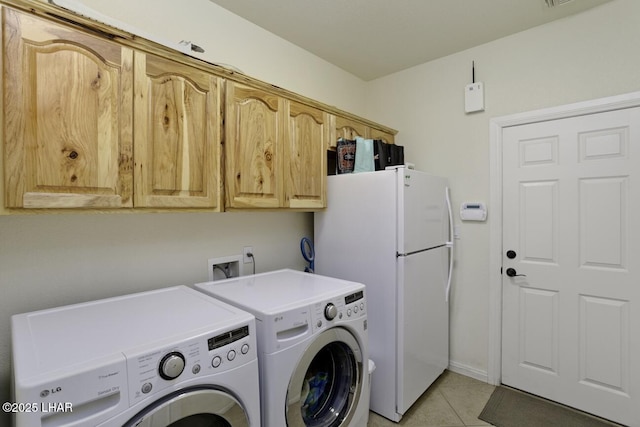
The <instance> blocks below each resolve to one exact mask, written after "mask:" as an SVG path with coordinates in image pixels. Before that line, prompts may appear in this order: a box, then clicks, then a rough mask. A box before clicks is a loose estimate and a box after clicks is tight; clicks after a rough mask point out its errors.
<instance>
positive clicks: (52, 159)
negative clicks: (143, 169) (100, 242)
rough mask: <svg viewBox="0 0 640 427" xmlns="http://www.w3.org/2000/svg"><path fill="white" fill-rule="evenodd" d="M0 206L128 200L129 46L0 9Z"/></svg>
mask: <svg viewBox="0 0 640 427" xmlns="http://www.w3.org/2000/svg"><path fill="white" fill-rule="evenodd" d="M2 20H3V29H2V31H3V33H2V37H3V42H2V48H3V57H4V68H3V75H4V82H3V90H4V110H3V111H4V113H3V127H4V156H5V206H7V207H12V208H118V207H128V206H132V200H131V194H132V176H133V174H132V94H133V92H132V90H133V88H132V76H133V73H132V58H133V53H132V51H131V49H128V48H124V47H121V46H118V45H117V44H115V43H112V42H109V41H105V40H103V39H100V38H97V37H94V36H91V35H88V34H85V33H83V32H81V31H77V30H74V29H70V28H66V27H64V26H61V25H57V24H54V23H50V22H48V21H46V20H41V19H39V18H36V17H33V16H31V15H27V14H23V13H19V12H16V11H14V10H11V9H8V8H5V7H3V8H2Z"/></svg>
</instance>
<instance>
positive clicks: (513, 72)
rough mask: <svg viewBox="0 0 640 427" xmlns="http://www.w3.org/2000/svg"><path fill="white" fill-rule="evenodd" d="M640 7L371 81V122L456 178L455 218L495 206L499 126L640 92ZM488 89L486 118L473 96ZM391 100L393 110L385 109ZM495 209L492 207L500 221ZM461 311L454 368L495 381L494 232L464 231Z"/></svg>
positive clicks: (573, 20) (591, 15)
mask: <svg viewBox="0 0 640 427" xmlns="http://www.w3.org/2000/svg"><path fill="white" fill-rule="evenodd" d="M639 47H640V2H638V1H637V0H615V1H613V2H610V3H607V4H605V5H603V6H600V7H597V8H595V9H592V10H589V11H587V12H584V13H582V14H580V15H577V16H574V17H570V18H566V19H563V20H560V21H556V22H553V23H550V24H548V25H544V26H541V27H538V28H534V29H531V30H528V31H525V32H522V33H519V34H516V35H513V36H511V37H507V38H504V39H501V40H498V41H495V42H492V43H488V44H486V45H483V46H480V47H477V48H474V49H470V50H467V51H464V52H461V53H458V54H455V55H451V56H448V57H445V58H442V59H439V60H436V61H432V62H429V63H426V64H422V65H419V66H416V67H413V68H411V69H408V70H405V71H403V72H400V73H396V74H394V75H390V76H387V77H385V78H381V79H378V80H376V81H374V82H371V83H370V84H369V87H368V89H369V90H368V96H369V102H366V104H367V105H368V106H370V110H368V111H367V116H368V118H370V119H372V120H375V121H379V122H381V123H384V124H386V125H388V126H391V127H393V128H396V129H399V130H400V133H399V134H398V136H397V142H398V143H399V144H403V145H405V146H406V148H405V150H406V159H407V160H408V161H411V162H414V163H416V167H417V168H418V169H422V170H425V171H429V172H432V173H434V174H438V175H443V176H447V177H449V179H450V184H451V187H452V196H453V205H454V209H459V206H460V203H461V202H463V201H478V200H479V201H485V202H487V203H488V202H489V120H490V119H491V118H492V117H499V116H504V115H509V114H513V113H517V112H522V111H529V110H535V109H539V108H543V107H550V106H556V105H562V104H568V103H572V102H577V101H582V100H588V99H593V98H600V97H606V96H610V95H616V94H621V93H625V92H632V91H637V90H639V89H640V72H639V70H640V55H638V52H639V50H638V49H639ZM472 61H475V65H476V81H482V82H483V83H484V85H485V106H486V108H485V111H484V112H481V113H473V114H468V115H467V114H465V113H464V96H463V88H464V86H465V85H466V84H468V83H470V82H471V62H472ZM380 100H384V101H385V102H380ZM491 209H492V207H491V206H488V210H489V217H488V218H489V219H488V221H491V218H492V216H491V214H492V210H491ZM456 222H458V223H459V224H460V234H461V238H460V240H457V248H456V256H457V258H456V263H455V271H454V282H453V299H452V307H451V360H452V365H453V367H454V368H457V369H459V370H461V371H463V372H464V371H466V373H469V374H472V375H475V376H477V377H483V376H484V375H486V372H487V351H488V317H489V313H488V310H489V304H488V294H489V271H488V265H489V252H488V250H489V223H469V222H465V223H461V221H460V219H459V215H456Z"/></svg>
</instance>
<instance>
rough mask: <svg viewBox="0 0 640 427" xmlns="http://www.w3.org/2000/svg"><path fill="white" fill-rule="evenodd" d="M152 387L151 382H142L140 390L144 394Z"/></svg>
mask: <svg viewBox="0 0 640 427" xmlns="http://www.w3.org/2000/svg"><path fill="white" fill-rule="evenodd" d="M152 388H153V385H152V384H151V383H144V384H142V392H143V393H144V394H147V393H149V392H150V391H151V389H152Z"/></svg>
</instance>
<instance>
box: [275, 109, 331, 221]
mask: <svg viewBox="0 0 640 427" xmlns="http://www.w3.org/2000/svg"><path fill="white" fill-rule="evenodd" d="M288 115H289V126H288V129H287V138H286V144H285V162H284V167H285V180H286V186H285V207H289V208H312V209H313V208H323V207H325V206H326V197H325V191H326V190H325V183H326V163H325V162H326V158H327V156H326V150H327V147H328V144H329V135H330V130H331V127H330V122H329V114H327V113H326V112H323V111H321V110H318V109H317V108H313V107H309V106H306V105H303V104H299V103H297V102H293V101H291V102H290V103H289V108H288Z"/></svg>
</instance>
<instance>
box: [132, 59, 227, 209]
mask: <svg viewBox="0 0 640 427" xmlns="http://www.w3.org/2000/svg"><path fill="white" fill-rule="evenodd" d="M135 70H136V71H135V75H136V82H135V102H134V104H135V117H136V127H135V138H134V141H135V153H136V155H135V164H136V173H135V191H134V194H135V206H136V207H175V208H184V207H192V208H211V209H214V210H220V208H221V192H220V185H219V177H220V173H221V170H220V165H221V163H220V160H221V159H220V134H219V129H220V121H221V113H220V101H221V99H220V90H219V88H220V86H221V79H220V78H218V77H216V76H214V75H212V74H208V73H205V72H202V71H200V70H198V69H193V68H190V67H187V66H184V65H182V64H175V63H172V62H171V61H169V60H166V59H163V58H160V57H157V56H154V55H151V54H144V53H141V52H136V54H135Z"/></svg>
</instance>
